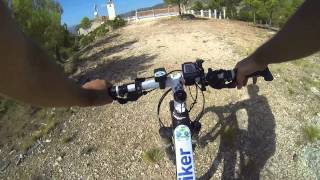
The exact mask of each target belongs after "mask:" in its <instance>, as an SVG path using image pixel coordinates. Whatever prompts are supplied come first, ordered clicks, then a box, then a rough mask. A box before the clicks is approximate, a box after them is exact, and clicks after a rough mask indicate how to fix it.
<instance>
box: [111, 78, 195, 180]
mask: <svg viewBox="0 0 320 180" xmlns="http://www.w3.org/2000/svg"><path fill="white" fill-rule="evenodd" d="M183 84H184V79H183V77H182V74H181V73H177V74H175V75H171V76H169V77H168V78H167V80H166V87H167V88H169V87H170V88H171V89H172V92H173V94H174V93H175V92H176V91H178V90H184V88H183V87H184V85H183ZM141 87H142V89H143V90H148V89H158V88H159V87H160V86H159V83H158V82H156V81H155V80H154V79H152V80H148V81H144V82H142V83H141ZM127 88H128V92H134V91H136V87H135V84H130V85H128V86H127ZM116 90H117V93H118V89H116ZM174 109H175V112H178V113H179V114H182V113H185V112H186V111H187V108H186V102H177V101H174ZM175 112H172V113H173V114H172V116H173V117H174V118H175V119H177V120H179V118H183V117H180V116H179V115H177V114H176V113H175ZM191 136H192V135H191V131H190V128H189V127H188V126H187V125H184V124H180V125H178V126H177V127H175V129H174V131H173V139H174V148H175V155H176V176H177V179H178V180H191V179H194V180H195V179H196V175H195V167H194V159H193V149H192V137H191Z"/></svg>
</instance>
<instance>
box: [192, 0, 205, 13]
mask: <svg viewBox="0 0 320 180" xmlns="http://www.w3.org/2000/svg"><path fill="white" fill-rule="evenodd" d="M192 9H193V10H196V11H200V10H202V9H203V4H202V2H200V1H196V2H195V3H194V4H193V8H192Z"/></svg>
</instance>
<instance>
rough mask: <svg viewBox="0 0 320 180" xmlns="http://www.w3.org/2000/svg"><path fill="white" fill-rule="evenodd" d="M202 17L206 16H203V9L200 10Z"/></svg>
mask: <svg viewBox="0 0 320 180" xmlns="http://www.w3.org/2000/svg"><path fill="white" fill-rule="evenodd" d="M200 16H201V17H203V16H204V14H203V10H202V9H201V10H200Z"/></svg>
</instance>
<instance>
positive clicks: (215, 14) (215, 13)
mask: <svg viewBox="0 0 320 180" xmlns="http://www.w3.org/2000/svg"><path fill="white" fill-rule="evenodd" d="M214 18H215V19H217V10H216V9H214Z"/></svg>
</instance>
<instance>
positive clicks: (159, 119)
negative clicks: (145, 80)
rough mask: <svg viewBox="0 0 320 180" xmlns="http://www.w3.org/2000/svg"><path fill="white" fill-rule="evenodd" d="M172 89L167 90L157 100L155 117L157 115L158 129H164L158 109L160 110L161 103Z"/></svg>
mask: <svg viewBox="0 0 320 180" xmlns="http://www.w3.org/2000/svg"><path fill="white" fill-rule="evenodd" d="M171 90H172V89H171V88H170V89H168V90H167V91H166V92H165V93H164V94H163V95H162V96H161V98H160V100H159V103H158V107H157V115H158V121H159V125H160V127H165V126H164V124H163V122H162V120H161V118H160V109H161V104H162V101H163V100H164V98H165V97H166V96H167V95H168V94H169V92H170V91H171Z"/></svg>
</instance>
